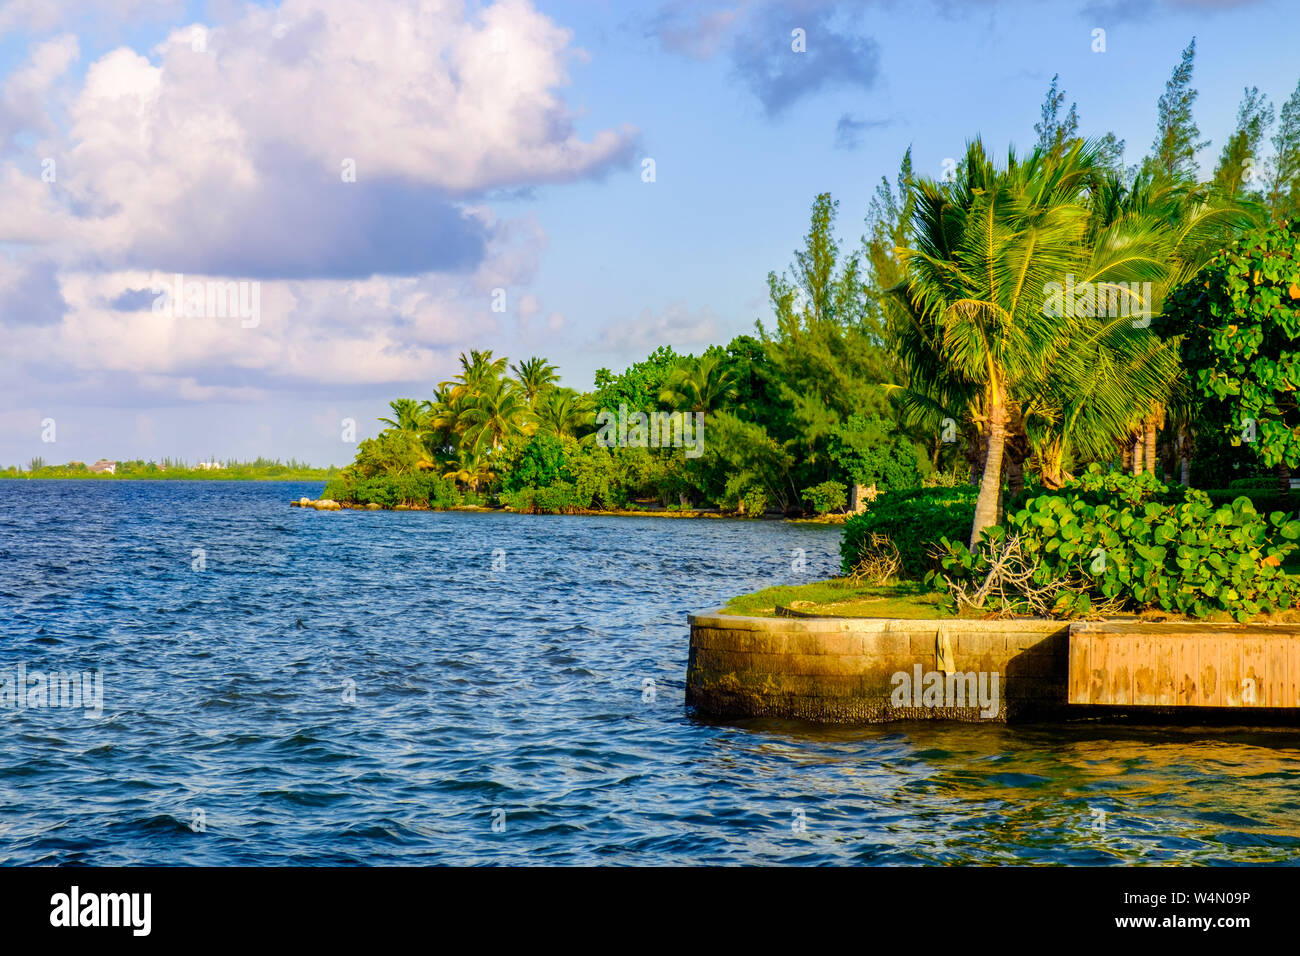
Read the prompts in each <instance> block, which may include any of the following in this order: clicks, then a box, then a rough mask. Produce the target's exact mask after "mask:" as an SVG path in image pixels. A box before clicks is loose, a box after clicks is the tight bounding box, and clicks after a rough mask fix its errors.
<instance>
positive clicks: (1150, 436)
mask: <svg viewBox="0 0 1300 956" xmlns="http://www.w3.org/2000/svg"><path fill="white" fill-rule="evenodd" d="M1144 428H1145V430H1146V435H1145V438H1146V448H1145V449H1144V450H1143V452H1144V455H1145V458H1146V468H1147V471H1149V472H1151V474H1153V475H1154V474H1155V473H1156V423H1155V422H1154V421H1153V420H1148V421H1147V422H1146V424H1145V426H1144Z"/></svg>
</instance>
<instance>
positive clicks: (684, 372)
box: [659, 353, 738, 415]
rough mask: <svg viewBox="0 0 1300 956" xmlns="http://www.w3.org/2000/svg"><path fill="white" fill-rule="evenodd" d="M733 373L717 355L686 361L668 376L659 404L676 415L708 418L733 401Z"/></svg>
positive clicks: (734, 384)
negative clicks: (687, 414) (683, 413)
mask: <svg viewBox="0 0 1300 956" xmlns="http://www.w3.org/2000/svg"><path fill="white" fill-rule="evenodd" d="M737 391H738V390H737V387H736V374H735V372H734V371H733V370H732V369H730V368H728V367H727V365H726V364H725V361H724V358H723V356H721V355H718V354H717V353H711V354H710V353H706V354H704V355H701V356H700V357H699V358H696V359H686V360H684V361H683V362H682V363H681V364H680V365H678V366H677V367H676V368H675V369H673V370H672V372H670V373H669V375H668V379H667V381H666V382H665V383H664V387H663V389H662V390H661V391H660V392H659V402H660V404H662V405H667V406H668V407H669V408H671V409H672V410H673V411H677V412H700V413H702V414H705V415H708V414H709V413H711V412H714V411H717V410H718V409H720V408H722V407H723V406H724V405H726V404H727V403H729V402H732V401H734V400H735V398H736V394H737Z"/></svg>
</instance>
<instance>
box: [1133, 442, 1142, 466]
mask: <svg viewBox="0 0 1300 956" xmlns="http://www.w3.org/2000/svg"><path fill="white" fill-rule="evenodd" d="M1133 474H1135V475H1140V474H1142V436H1141V435H1138V436H1137V437H1135V438H1134V439H1133Z"/></svg>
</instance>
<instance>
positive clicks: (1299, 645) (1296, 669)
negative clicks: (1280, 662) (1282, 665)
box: [1283, 640, 1300, 707]
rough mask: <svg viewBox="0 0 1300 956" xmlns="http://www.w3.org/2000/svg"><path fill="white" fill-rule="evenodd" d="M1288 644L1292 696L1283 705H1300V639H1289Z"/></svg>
mask: <svg viewBox="0 0 1300 956" xmlns="http://www.w3.org/2000/svg"><path fill="white" fill-rule="evenodd" d="M1286 646H1287V670H1288V673H1289V674H1290V688H1291V697H1290V699H1289V700H1288V701H1287V702H1286V703H1285V704H1284V705H1283V706H1285V707H1300V641H1295V640H1291V641H1287V645H1286Z"/></svg>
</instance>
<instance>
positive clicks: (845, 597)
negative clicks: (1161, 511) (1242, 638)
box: [721, 578, 1300, 626]
mask: <svg viewBox="0 0 1300 956" xmlns="http://www.w3.org/2000/svg"><path fill="white" fill-rule="evenodd" d="M778 606H781V607H787V608H791V609H792V610H795V611H798V612H800V614H813V615H816V616H818V617H889V618H901V619H904V620H938V619H940V618H947V619H950V620H951V619H966V620H989V619H994V618H996V617H997V616H998V615H994V614H987V613H984V614H981V613H978V612H972V611H969V610H967V611H964V612H963V613H962V614H959V615H955V614H953V613H952V612H951V610H950V609H949V607H948V604H947V597H946V595H945V594H943V593H942V592H940V591H934V590H931V589H929V588H927V587H926V586H925V585H924V584H922V583H921V582H920V581H898V582H895V583H893V584H885V585H879V584H862V585H856V584H853V583H851V582H850V581H849V580H848V579H847V578H831V579H830V580H828V581H810V582H809V583H807V584H783V585H778V586H777V587H771V588H764V589H763V590H761V591H755V592H753V593H752V594H742V595H740V596H738V597H734V598H732V599H731V600H730V601H728V602H727V604H726V606H725V607H724V608H722V610H721V613H722V614H734V615H737V616H740V617H776V616H777V614H776V609H777V607H778ZM1017 617H1019V615H1017ZM1110 619H1112V620H1130V621H1131V620H1138V621H1142V622H1144V623H1150V624H1166V623H1170V624H1173V623H1184V622H1199V623H1202V624H1226V625H1229V626H1234V623H1235V622H1234V621H1233V619H1232V616H1231V615H1230V614H1228V613H1226V612H1223V611H1216V612H1214V613H1212V614H1209V615H1207V616H1205V617H1203V618H1191V617H1188V616H1186V615H1183V614H1170V613H1167V612H1165V611H1160V610H1147V611H1143V612H1141V613H1139V614H1134V613H1133V612H1127V613H1121V614H1115V615H1111V616H1110ZM1251 623H1253V624H1297V623H1300V608H1291V609H1289V610H1286V611H1279V612H1277V613H1274V614H1260V615H1258V616H1256V617H1255V618H1253V619H1252V620H1251Z"/></svg>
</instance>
